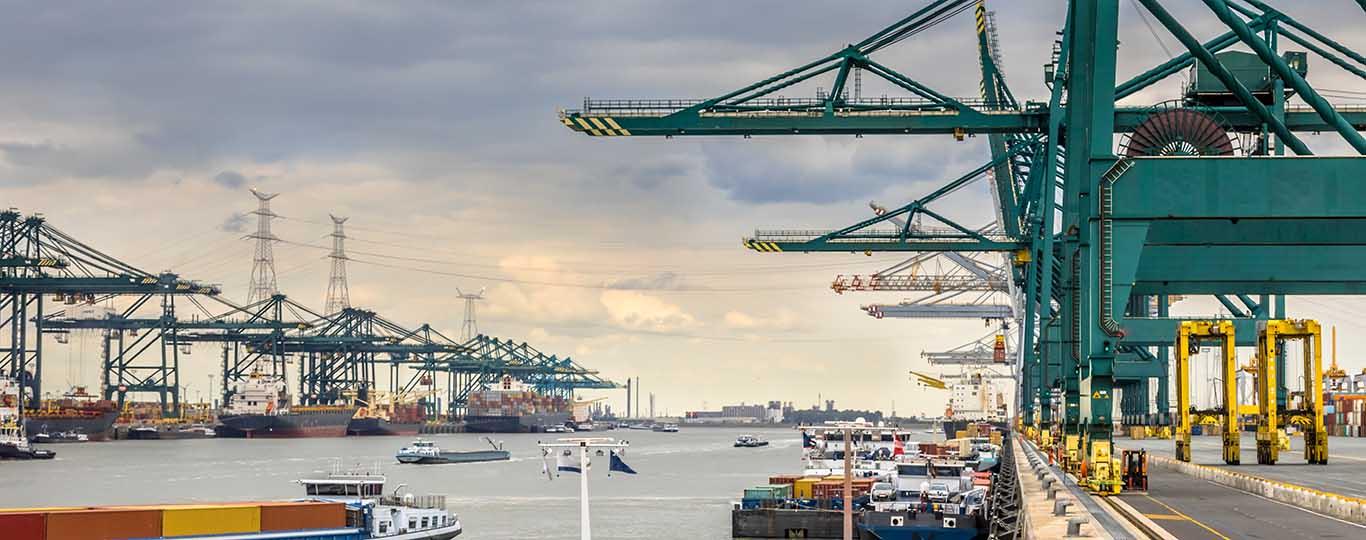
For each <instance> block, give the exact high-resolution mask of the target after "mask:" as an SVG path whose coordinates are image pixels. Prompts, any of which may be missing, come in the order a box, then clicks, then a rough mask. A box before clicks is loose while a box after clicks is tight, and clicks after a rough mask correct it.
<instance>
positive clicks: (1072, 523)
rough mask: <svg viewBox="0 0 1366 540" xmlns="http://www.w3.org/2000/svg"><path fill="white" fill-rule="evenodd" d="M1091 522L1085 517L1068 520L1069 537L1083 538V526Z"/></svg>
mask: <svg viewBox="0 0 1366 540" xmlns="http://www.w3.org/2000/svg"><path fill="white" fill-rule="evenodd" d="M1089 521H1091V520H1089V519H1086V518H1084V517H1074V518H1067V537H1068V538H1073V537H1077V536H1081V526H1082V524H1084V523H1087V522H1089Z"/></svg>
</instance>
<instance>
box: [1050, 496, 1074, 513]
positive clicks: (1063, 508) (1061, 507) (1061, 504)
mask: <svg viewBox="0 0 1366 540" xmlns="http://www.w3.org/2000/svg"><path fill="white" fill-rule="evenodd" d="M1071 504H1072V501H1069V500H1067V498H1066V497H1058V499H1057V500H1055V501H1053V515H1055V516H1065V515H1067V507H1068V505H1071Z"/></svg>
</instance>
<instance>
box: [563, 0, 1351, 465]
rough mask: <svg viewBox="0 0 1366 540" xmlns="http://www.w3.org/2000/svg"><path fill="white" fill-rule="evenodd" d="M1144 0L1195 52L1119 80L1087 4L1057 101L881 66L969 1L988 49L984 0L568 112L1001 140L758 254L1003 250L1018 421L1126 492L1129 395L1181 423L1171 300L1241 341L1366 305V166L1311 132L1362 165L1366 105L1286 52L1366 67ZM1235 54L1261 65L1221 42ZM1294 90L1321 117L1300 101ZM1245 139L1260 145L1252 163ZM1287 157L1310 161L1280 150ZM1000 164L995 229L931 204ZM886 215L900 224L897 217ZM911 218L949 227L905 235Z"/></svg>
mask: <svg viewBox="0 0 1366 540" xmlns="http://www.w3.org/2000/svg"><path fill="white" fill-rule="evenodd" d="M1140 3H1141V4H1142V6H1143V8H1144V9H1145V10H1147V11H1148V12H1149V13H1151V15H1152V16H1153V18H1154V19H1156V20H1157V21H1158V23H1159V24H1160V25H1161V26H1162V27H1163V28H1165V29H1166V30H1167V31H1168V32H1170V33H1171V34H1172V35H1173V36H1175V37H1176V38H1177V40H1178V41H1180V43H1181V44H1182V46H1183V47H1184V48H1185V49H1186V51H1185V52H1183V53H1182V54H1180V55H1178V56H1176V57H1174V58H1172V59H1170V60H1168V61H1166V62H1163V63H1162V64H1160V65H1158V66H1155V67H1152V68H1151V69H1148V70H1147V71H1144V72H1142V73H1141V74H1139V75H1137V76H1135V77H1133V78H1131V79H1129V80H1126V81H1119V80H1117V77H1116V72H1117V57H1116V50H1117V48H1118V38H1117V34H1118V20H1119V2H1118V0H1098V1H1089V0H1072V1H1070V2H1068V10H1067V16H1066V20H1065V21H1064V23H1063V25H1062V31H1061V32H1060V34H1059V35H1060V39H1059V40H1058V41H1057V42H1056V43H1055V44H1054V51H1053V53H1054V54H1053V60H1052V61H1051V62H1050V63H1049V64H1048V65H1047V66H1045V82H1046V85H1047V86H1048V88H1049V90H1050V92H1049V98H1048V101H1047V102H1046V103H1038V102H1025V103H1019V102H1017V101H1015V100H1014V99H1013V96H1012V95H1011V94H1010V93H1009V90H1008V89H1007V87H1006V86H1005V84H1004V77H1003V76H1001V75H1000V70H999V69H998V68H997V67H996V65H995V62H994V60H995V59H994V55H993V54H992V47H991V46H982V47H979V49H980V52H981V60H982V64H983V77H982V81H981V82H982V92H983V97H981V98H972V99H955V98H951V97H948V96H946V95H944V94H942V93H940V92H937V91H935V90H934V89H932V88H930V87H928V86H926V85H924V84H922V83H921V82H919V81H916V80H913V79H911V78H910V77H908V76H907V75H904V74H903V73H901V72H898V71H896V70H894V69H892V68H890V67H888V66H885V65H883V64H881V63H879V62H877V61H875V60H873V58H872V57H871V55H873V54H874V53H876V52H877V51H879V50H881V49H883V48H885V47H887V46H889V45H892V44H894V43H897V42H899V41H901V40H903V39H906V38H908V37H910V36H912V35H914V34H916V33H919V32H921V31H923V30H925V29H927V28H929V27H931V26H933V25H935V24H938V23H939V22H942V21H943V20H945V19H947V18H949V17H951V16H953V15H955V14H957V13H959V12H963V11H966V10H967V9H969V8H971V7H973V6H975V7H976V10H975V12H976V14H977V21H978V24H977V26H976V28H977V32H978V34H979V36H980V43H985V42H986V40H987V36H986V35H985V34H986V33H987V32H986V30H987V29H986V25H985V24H984V22H983V21H984V20H983V15H984V12H985V6H984V5H983V4H982V2H969V1H967V0H936V1H932V2H929V4H928V5H927V6H925V7H924V8H921V9H919V10H917V11H915V12H914V13H912V14H911V15H910V16H908V17H906V18H904V19H902V20H900V21H897V22H896V23H894V24H892V25H891V26H888V27H887V28H884V29H882V30H880V31H878V32H877V33H875V34H873V35H872V36H870V37H869V38H867V39H865V40H863V41H860V42H859V43H857V44H852V45H849V46H847V47H845V48H843V49H841V50H839V51H837V52H835V53H833V54H831V55H829V56H826V57H824V58H821V59H818V60H816V61H813V62H811V63H808V64H806V65H803V66H800V67H798V68H796V69H792V70H789V71H786V72H783V73H780V74H778V75H775V76H773V77H770V78H768V79H764V80H762V81H759V82H756V83H754V84H750V85H747V86H744V87H742V88H740V89H738V90H735V91H732V92H729V93H726V94H723V95H721V96H719V97H716V98H712V99H705V100H607V101H603V100H590V99H585V100H584V103H583V107H582V108H581V109H578V110H568V111H562V112H561V114H560V120H561V122H562V123H563V124H564V125H565V126H566V127H568V128H570V129H572V130H574V131H577V132H582V133H585V134H587V135H591V136H599V137H619V136H664V137H674V136H687V135H712V136H716V135H739V136H745V137H749V136H755V135H799V134H804V135H855V136H862V135H875V134H881V135H925V134H953V135H954V136H955V137H957V138H960V139H961V138H963V137H965V136H969V135H975V134H985V135H988V139H989V144H990V146H991V150H992V159H991V161H989V162H988V163H986V164H984V165H983V166H982V167H979V168H977V169H975V170H973V171H970V172H968V173H967V174H965V175H963V176H961V177H959V178H956V179H954V180H952V181H950V182H949V183H948V184H946V185H945V186H944V187H941V188H939V189H937V190H934V191H932V192H931V193H929V194H927V195H925V196H924V197H921V198H919V199H917V200H915V201H912V202H910V203H908V204H906V205H904V206H901V207H900V208H897V209H895V210H891V211H889V212H886V213H884V214H882V215H880V216H877V217H875V218H872V219H867V220H863V221H860V222H858V223H855V224H853V225H851V226H847V227H843V228H839V229H830V230H803V231H756V233H755V234H754V235H753V236H751V237H748V238H745V239H744V240H743V243H744V245H745V246H746V247H748V248H750V249H753V250H756V251H760V252H765V253H779V252H853V253H863V252H872V251H904V252H929V251H941V252H946V251H962V252H1002V253H1006V254H1009V255H1010V258H1011V259H1010V260H1011V261H1012V263H1013V264H1012V267H1013V268H1012V271H1011V276H1012V279H1013V280H1014V281H1015V283H1016V285H1017V286H1018V287H1019V288H1020V290H1022V291H1023V293H1022V294H1023V296H1024V298H1023V303H1022V305H1023V309H1022V311H1023V313H1021V317H1022V319H1023V320H1022V321H1021V324H1020V325H1018V326H1017V328H1018V329H1019V331H1020V332H1021V335H1020V338H1019V341H1018V342H1019V343H1020V347H1019V360H1018V361H1019V363H1020V365H1019V366H1018V367H1019V373H1020V374H1021V379H1020V385H1019V386H1020V388H1021V393H1020V395H1019V396H1018V397H1019V401H1018V410H1019V411H1020V415H1021V418H1020V420H1021V422H1022V423H1024V424H1026V425H1029V424H1037V425H1039V426H1041V427H1042V428H1043V429H1045V430H1047V429H1048V428H1050V427H1052V428H1054V429H1057V430H1058V431H1059V432H1060V434H1061V435H1062V436H1063V437H1065V438H1066V439H1065V440H1066V443H1065V445H1066V447H1067V448H1066V449H1067V453H1068V455H1067V457H1069V458H1070V460H1071V461H1072V462H1073V463H1074V464H1081V465H1082V467H1080V469H1081V470H1085V471H1087V474H1085V475H1084V477H1085V481H1086V483H1088V484H1089V485H1090V486H1091V487H1092V488H1093V489H1097V490H1102V491H1109V490H1111V489H1117V483H1116V481H1115V479H1114V478H1113V476H1114V475H1111V474H1110V471H1109V470H1107V469H1108V467H1109V465H1110V463H1111V461H1110V459H1111V458H1110V453H1111V448H1112V446H1111V431H1112V425H1113V421H1114V420H1115V407H1114V397H1115V393H1116V392H1115V391H1116V389H1117V388H1124V387H1131V388H1134V389H1137V388H1138V382H1140V381H1141V382H1142V383H1143V384H1144V386H1143V391H1142V395H1143V397H1142V399H1141V400H1139V399H1136V398H1130V397H1129V396H1127V395H1126V399H1125V400H1124V401H1122V402H1121V403H1120V412H1121V413H1122V414H1123V415H1124V416H1125V417H1126V420H1130V421H1135V422H1151V421H1154V420H1157V421H1163V420H1162V418H1164V417H1165V416H1166V415H1165V414H1164V413H1165V411H1159V412H1158V414H1156V415H1154V414H1144V412H1143V409H1145V408H1146V407H1147V403H1146V398H1147V392H1146V383H1147V380H1149V379H1151V378H1157V379H1158V380H1159V383H1160V385H1159V403H1161V404H1162V405H1163V407H1164V408H1165V405H1166V403H1167V400H1166V396H1165V395H1163V394H1164V393H1165V384H1166V379H1167V374H1168V367H1167V365H1166V361H1167V356H1168V351H1167V349H1166V347H1167V346H1169V345H1170V344H1172V343H1174V341H1175V337H1176V332H1177V328H1178V326H1179V323H1180V322H1181V321H1180V320H1179V319H1176V318H1172V317H1170V316H1169V305H1170V299H1171V297H1172V296H1174V295H1182V296H1191V295H1214V296H1215V297H1216V298H1218V299H1219V301H1220V302H1221V303H1223V304H1224V305H1225V306H1226V307H1227V308H1228V309H1229V310H1230V312H1231V313H1233V314H1234V315H1235V319H1234V321H1233V322H1234V326H1235V327H1237V335H1238V338H1239V339H1238V341H1239V343H1238V345H1240V346H1246V345H1253V344H1254V340H1255V336H1256V335H1257V334H1256V329H1255V324H1256V322H1257V320H1258V319H1267V318H1272V317H1276V318H1279V317H1283V316H1284V295H1290V294H1299V295H1310V294H1362V293H1364V292H1366V274H1362V273H1361V272H1359V271H1357V269H1359V268H1360V267H1361V266H1362V265H1363V264H1366V227H1363V225H1364V224H1366V223H1364V221H1366V159H1362V158H1360V157H1316V156H1311V155H1310V154H1311V152H1310V149H1309V148H1308V146H1307V145H1306V144H1305V142H1304V141H1302V140H1301V139H1300V138H1299V136H1298V135H1297V133H1301V132H1322V133H1333V134H1336V135H1337V136H1338V137H1340V138H1341V139H1342V140H1344V141H1345V142H1346V143H1347V145H1348V146H1349V147H1351V148H1352V149H1353V150H1355V151H1356V152H1358V153H1366V141H1363V138H1362V136H1361V135H1360V133H1358V131H1359V130H1361V129H1363V128H1366V109H1362V108H1345V107H1334V106H1333V105H1331V104H1329V103H1328V102H1327V101H1326V100H1324V99H1323V97H1322V96H1321V95H1320V94H1319V93H1318V92H1317V91H1315V89H1314V88H1313V86H1312V85H1310V84H1309V83H1308V82H1307V81H1306V80H1305V79H1304V76H1305V74H1306V72H1307V60H1306V54H1305V53H1300V52H1293V51H1292V52H1280V51H1279V42H1280V40H1281V38H1282V37H1283V38H1285V39H1288V40H1290V41H1292V42H1294V43H1296V44H1299V45H1301V46H1303V47H1305V48H1306V49H1308V50H1309V51H1310V52H1312V53H1314V54H1315V55H1317V56H1319V57H1321V58H1323V59H1325V60H1327V61H1328V63H1331V64H1333V65H1334V66H1337V67H1339V68H1343V69H1344V70H1345V71H1347V72H1348V73H1351V74H1352V75H1354V76H1356V77H1362V78H1366V69H1363V68H1366V59H1364V58H1363V57H1362V56H1361V55H1360V54H1358V53H1356V52H1355V51H1352V50H1351V49H1349V48H1347V47H1345V46H1344V45H1342V44H1340V43H1338V42H1336V41H1334V40H1332V39H1331V38H1329V37H1327V36H1324V35H1323V34H1321V33H1319V32H1317V31H1315V30H1313V29H1312V28H1309V27H1308V26H1307V25H1304V24H1303V23H1301V22H1299V21H1297V20H1295V19H1294V18H1292V17H1291V16H1289V15H1287V14H1285V13H1283V12H1281V11H1279V10H1276V9H1274V8H1272V7H1270V6H1268V5H1266V4H1264V3H1263V2H1260V1H1258V0H1236V1H1235V0H1204V3H1205V4H1206V6H1207V7H1208V8H1209V10H1210V11H1211V12H1212V13H1213V14H1214V15H1215V16H1216V17H1217V18H1218V19H1219V21H1220V22H1222V23H1223V24H1224V25H1225V26H1226V27H1227V28H1228V31H1227V32H1225V33H1223V34H1221V35H1219V36H1217V37H1215V38H1213V39H1210V40H1207V41H1205V42H1200V41H1199V40H1198V39H1196V38H1195V37H1193V36H1192V35H1191V34H1190V33H1189V31H1187V30H1186V28H1185V27H1184V26H1183V25H1182V24H1181V23H1180V22H1179V21H1178V20H1177V19H1176V18H1175V17H1173V16H1172V15H1171V14H1170V13H1168V12H1167V11H1166V10H1165V9H1164V8H1163V6H1162V5H1161V3H1159V2H1158V1H1157V0H1140ZM1348 16H1360V14H1351V15H1348ZM980 43H979V45H980ZM1238 44H1241V45H1243V46H1246V47H1248V48H1250V49H1251V50H1252V51H1253V54H1252V55H1250V56H1251V57H1252V58H1253V59H1255V61H1256V62H1255V64H1250V63H1249V62H1248V61H1247V60H1248V58H1249V55H1248V54H1247V53H1240V52H1237V51H1226V49H1228V48H1230V47H1232V46H1234V45H1238ZM1249 65H1250V66H1251V67H1252V68H1253V69H1248V68H1249ZM1230 66H1233V68H1237V69H1233V68H1231V67H1230ZM1188 68H1192V69H1193V70H1194V72H1195V75H1196V77H1197V84H1193V85H1192V86H1191V87H1190V88H1187V89H1185V90H1186V91H1185V93H1184V95H1183V96H1182V99H1181V100H1180V101H1179V102H1177V103H1175V104H1167V105H1160V106H1150V107H1124V106H1118V105H1116V101H1117V100H1119V99H1122V98H1124V97H1127V96H1131V95H1133V94H1135V93H1136V92H1138V91H1140V90H1142V89H1144V88H1148V87H1150V86H1152V85H1153V84H1155V83H1157V82H1159V81H1162V80H1164V79H1166V78H1168V77H1170V76H1171V75H1174V74H1176V73H1178V72H1181V71H1184V70H1186V69H1188ZM853 69H860V70H864V71H867V72H869V73H872V74H873V75H876V76H877V77H880V78H881V79H883V80H885V81H886V82H888V83H890V84H891V85H892V86H894V87H896V88H900V89H902V90H905V91H906V93H907V94H908V95H907V96H905V97H884V98H875V99H867V98H862V97H857V96H856V97H854V98H849V97H848V96H847V95H846V94H845V93H844V92H843V91H842V89H843V86H844V84H845V81H847V79H848V74H849V72H850V70H853ZM832 72H833V73H834V74H835V80H834V83H833V85H832V86H831V88H832V90H831V91H829V92H825V93H818V95H817V97H816V98H814V99H800V98H799V99H792V98H784V97H776V96H777V92H779V91H781V90H783V89H786V88H790V87H792V86H794V85H797V84H800V83H803V82H806V81H808V80H811V79H813V78H815V77H818V76H821V75H824V74H828V73H832ZM1292 96H1298V97H1299V98H1300V99H1301V100H1303V101H1304V102H1305V103H1306V104H1307V106H1299V107H1296V106H1289V105H1287V104H1286V101H1287V98H1289V97H1292ZM1237 135H1244V136H1247V137H1250V138H1252V139H1255V140H1256V143H1255V144H1249V145H1247V146H1246V147H1244V148H1241V151H1240V149H1239V148H1236V143H1237V142H1239V141H1240V138H1239V137H1237ZM1117 136H1118V137H1119V138H1120V141H1121V142H1122V144H1121V145H1120V151H1118V152H1116V138H1117ZM1286 148H1289V149H1290V150H1291V152H1292V153H1293V154H1295V155H1294V156H1293V157H1288V156H1284V155H1283V154H1284V149H1286ZM988 172H992V176H994V178H993V186H992V190H993V195H994V196H995V198H996V201H997V203H998V208H997V212H998V215H997V219H998V221H999V222H1000V224H1001V227H998V228H996V229H993V231H994V232H990V233H988V232H983V231H980V230H978V229H976V228H973V227H968V226H964V225H962V224H959V223H957V222H955V221H954V220H951V219H949V218H947V217H945V216H944V215H943V214H942V213H939V212H936V211H935V210H934V208H932V207H933V206H934V203H935V202H936V201H938V200H939V199H941V198H942V197H944V196H945V195H947V194H948V193H951V192H953V191H954V190H956V189H958V188H960V187H961V186H963V185H964V184H966V183H968V182H970V181H972V180H973V179H974V178H977V177H981V176H984V175H986V173H988ZM1007 172H1008V173H1010V175H1011V177H1010V178H1002V176H1004V174H1003V173H1007ZM893 218H900V219H901V220H902V223H905V224H907V225H903V226H889V225H890V224H892V223H893V221H892V219H893ZM913 218H916V219H919V218H925V219H930V220H934V221H936V222H938V223H939V224H940V225H942V226H936V227H928V228H926V227H922V228H919V229H916V228H912V227H910V226H909V223H911V222H912V221H913ZM1235 300H1236V301H1235ZM1154 351H1156V354H1154ZM1278 378H1279V379H1282V380H1283V378H1284V375H1283V373H1281V374H1278ZM1281 384H1283V383H1281ZM1133 393H1134V394H1138V392H1133ZM1055 394H1057V395H1059V396H1061V402H1060V403H1053V401H1054V398H1053V396H1054V395H1055ZM1126 394H1128V392H1126ZM1278 399H1279V398H1278ZM1137 401H1142V402H1143V403H1141V404H1140V403H1137ZM1130 413H1132V414H1130ZM1088 466H1089V467H1088Z"/></svg>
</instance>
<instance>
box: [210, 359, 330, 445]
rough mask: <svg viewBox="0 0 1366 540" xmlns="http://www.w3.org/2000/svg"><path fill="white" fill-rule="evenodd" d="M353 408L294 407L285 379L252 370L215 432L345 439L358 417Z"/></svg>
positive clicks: (328, 406)
mask: <svg viewBox="0 0 1366 540" xmlns="http://www.w3.org/2000/svg"><path fill="white" fill-rule="evenodd" d="M355 414H356V408H355V407H351V406H337V405H315V406H307V407H304V406H299V407H291V406H290V398H289V393H288V392H286V391H285V384H284V380H283V379H281V378H279V377H276V376H271V375H265V374H262V373H260V372H259V371H252V373H251V376H250V377H248V378H247V380H245V381H243V382H242V383H240V384H238V385H237V388H236V391H235V392H234V393H233V394H232V396H231V397H229V398H228V403H227V405H226V406H225V407H223V411H222V414H219V415H218V421H219V422H220V423H222V426H221V427H219V428H217V429H215V430H214V432H215V435H217V436H219V437H238V438H243V437H244V438H248V439H250V438H256V437H272V438H294V437H344V436H346V426H347V425H348V424H350V422H351V417H352V416H355Z"/></svg>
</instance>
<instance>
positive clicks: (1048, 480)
mask: <svg viewBox="0 0 1366 540" xmlns="http://www.w3.org/2000/svg"><path fill="white" fill-rule="evenodd" d="M1055 480H1057V479H1056V478H1053V477H1052V476H1050V477H1048V478H1044V479H1043V488H1044V489H1048V488H1049V486H1052V485H1053V482H1054V481H1055ZM1049 498H1050V499H1052V497H1049Z"/></svg>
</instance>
